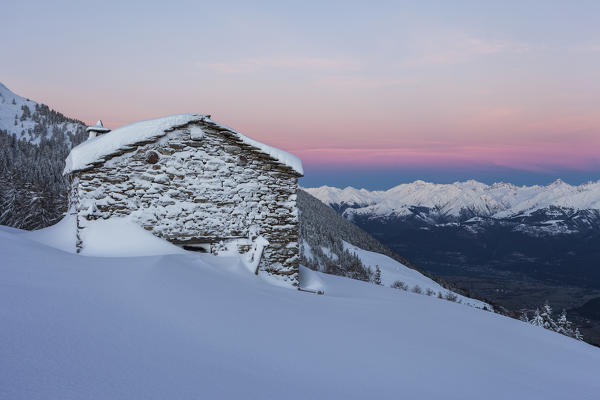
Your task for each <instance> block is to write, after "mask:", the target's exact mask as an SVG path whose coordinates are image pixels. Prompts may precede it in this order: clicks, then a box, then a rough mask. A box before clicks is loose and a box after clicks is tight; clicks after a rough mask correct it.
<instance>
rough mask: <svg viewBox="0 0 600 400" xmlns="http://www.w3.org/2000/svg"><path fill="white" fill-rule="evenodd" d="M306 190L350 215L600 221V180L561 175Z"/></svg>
mask: <svg viewBox="0 0 600 400" xmlns="http://www.w3.org/2000/svg"><path fill="white" fill-rule="evenodd" d="M305 190H306V191H307V192H308V193H310V194H312V195H313V196H315V197H316V198H318V199H320V200H321V201H323V202H324V203H326V204H329V205H330V206H332V207H333V208H335V209H336V210H337V211H339V212H342V213H343V214H344V215H345V216H346V217H348V218H349V219H352V218H353V217H355V216H362V217H374V218H382V217H394V218H413V219H415V220H418V221H420V222H422V223H424V224H429V225H435V224H446V223H465V224H466V225H470V226H473V225H474V224H475V225H477V224H480V223H483V222H487V223H489V222H490V221H494V220H495V221H502V222H505V223H514V224H515V229H521V230H522V229H528V228H531V227H534V228H535V229H532V230H531V232H532V233H533V232H535V233H572V232H574V231H578V230H580V229H581V228H582V227H595V228H598V227H599V225H598V224H599V223H600V181H597V182H589V183H586V184H583V185H579V186H572V185H569V184H568V183H566V182H563V181H561V180H557V181H555V182H553V183H551V184H549V185H547V186H538V185H535V186H515V185H512V184H509V183H496V184H493V185H486V184H484V183H481V182H477V181H473V180H470V181H466V182H456V183H453V184H434V183H428V182H423V181H416V182H413V183H409V184H402V185H398V186H396V187H394V188H391V189H389V190H386V191H368V190H365V189H355V188H353V187H347V188H345V189H338V188H335V187H329V186H322V187H319V188H307V189H305Z"/></svg>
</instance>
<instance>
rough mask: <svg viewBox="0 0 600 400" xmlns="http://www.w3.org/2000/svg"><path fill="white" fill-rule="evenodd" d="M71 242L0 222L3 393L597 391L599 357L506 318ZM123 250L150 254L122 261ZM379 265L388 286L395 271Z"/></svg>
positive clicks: (576, 394)
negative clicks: (82, 249) (295, 286)
mask: <svg viewBox="0 0 600 400" xmlns="http://www.w3.org/2000/svg"><path fill="white" fill-rule="evenodd" d="M140 230H141V229H140ZM68 232H69V230H68V229H64V226H62V227H61V226H58V227H53V228H50V229H49V230H45V231H38V232H34V233H28V232H24V231H21V230H18V229H13V228H6V227H2V228H0V238H1V240H0V247H1V248H0V252H1V253H2V255H3V260H2V262H1V263H0V289H1V290H0V315H1V319H2V329H0V354H2V357H0V398H7V399H38V398H39V399H41V398H45V399H47V398H60V399H88V398H89V399H98V398H111V399H132V398H145V399H165V398H177V399H197V398H241V397H243V398H256V399H258V398H261V399H264V398H286V399H306V398H311V399H338V398H339V399H364V398H373V397H376V398H382V399H383V398H389V399H392V398H394V399H396V398H399V397H406V398H450V399H480V398H486V399H506V398H527V399H544V400H549V399H564V398H577V399H595V398H596V396H597V393H598V392H599V391H600V381H598V379H597V375H598V365H600V351H599V350H598V349H597V348H595V347H592V346H590V345H587V344H585V343H582V342H579V341H576V340H573V339H570V338H568V337H565V336H562V335H558V334H556V333H553V332H550V331H548V330H545V329H541V328H538V327H534V326H531V325H528V324H525V323H522V322H520V321H517V320H514V319H510V318H506V317H503V316H500V315H498V314H494V313H491V312H487V311H483V310H480V309H477V308H474V307H467V306H465V305H464V304H458V303H456V302H449V301H445V300H440V299H438V298H436V297H433V296H431V297H430V296H424V295H419V294H416V293H412V292H410V291H403V290H396V289H392V288H389V287H386V286H378V285H373V284H371V283H365V282H360V281H357V280H351V279H347V278H343V277H336V276H331V275H326V274H322V273H319V272H315V271H311V270H309V269H307V268H302V269H301V275H302V276H301V282H302V285H303V287H305V288H309V289H319V290H323V291H324V292H325V294H324V295H315V294H310V293H305V292H300V291H296V290H292V289H289V288H282V287H277V286H272V285H271V284H270V283H269V282H268V281H265V280H263V279H261V277H260V276H259V277H256V276H255V275H254V274H253V273H252V271H250V270H248V268H247V267H246V266H245V265H244V264H243V262H241V261H240V259H239V258H238V257H214V256H211V255H207V254H199V253H189V252H184V251H182V250H181V249H179V248H176V247H174V246H173V247H170V246H171V245H168V244H167V243H165V244H164V245H163V246H164V247H162V248H161V246H157V244H156V243H155V240H158V239H156V238H149V237H147V236H144V235H142V234H141V233H139V232H137V233H136V232H134V231H127V230H119V231H117V232H116V233H117V234H116V235H115V237H112V238H110V237H108V238H107V237H105V236H104V235H103V237H105V239H106V240H104V241H100V242H98V246H100V247H102V250H103V251H102V254H103V255H104V257H98V256H92V255H88V256H84V255H77V254H73V253H69V252H65V251H62V250H60V249H59V248H60V247H61V244H62V245H64V241H65V240H67V241H68V240H69V237H68ZM119 232H122V234H123V235H125V236H127V240H124V239H123V237H122V236H119V235H118V233H119ZM146 240H148V242H147V241H146ZM127 241H128V242H130V243H136V244H137V245H138V247H140V246H141V247H140V248H142V249H143V248H144V246H146V247H148V246H150V247H152V248H154V249H155V252H154V253H153V255H151V256H135V254H136V253H135V252H129V253H118V252H117V251H118V247H119V245H120V246H121V249H122V248H123V247H127V243H126V242H127ZM50 245H51V246H50ZM57 247H59V248H57ZM350 249H351V250H352V251H355V252H358V253H359V254H360V257H361V258H362V259H363V260H365V262H369V261H368V259H369V258H370V257H374V255H372V254H369V253H368V252H364V253H363V252H361V250H360V249H356V248H354V247H351V248H350ZM110 255H113V256H110ZM117 255H118V256H117ZM373 262H376V263H379V264H381V266H382V268H383V271H384V274H383V277H384V279H388V278H386V272H387V273H390V274H391V273H392V270H391V269H388V267H387V266H386V267H384V266H383V264H384V262H383V261H382V260H380V259H378V260H373ZM389 279H395V278H394V277H391V276H390V277H389ZM405 279H408V278H405ZM386 283H387V282H386ZM432 382H435V384H432Z"/></svg>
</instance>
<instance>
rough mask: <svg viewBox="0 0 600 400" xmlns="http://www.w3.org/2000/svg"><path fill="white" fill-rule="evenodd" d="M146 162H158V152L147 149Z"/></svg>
mask: <svg viewBox="0 0 600 400" xmlns="http://www.w3.org/2000/svg"><path fill="white" fill-rule="evenodd" d="M146 162H147V163H148V164H156V163H157V162H158V153H157V152H155V151H149V152H148V154H146Z"/></svg>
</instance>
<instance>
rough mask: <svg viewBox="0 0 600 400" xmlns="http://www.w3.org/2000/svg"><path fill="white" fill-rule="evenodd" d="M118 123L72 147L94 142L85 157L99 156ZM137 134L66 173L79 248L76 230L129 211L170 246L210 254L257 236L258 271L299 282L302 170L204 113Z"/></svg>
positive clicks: (247, 246)
mask: <svg viewBox="0 0 600 400" xmlns="http://www.w3.org/2000/svg"><path fill="white" fill-rule="evenodd" d="M123 129H127V127H124V128H119V129H117V130H115V131H113V132H110V133H106V134H104V135H102V136H101V137H98V138H95V139H90V140H89V141H88V142H90V143H86V142H84V145H85V146H87V149H82V150H80V153H82V152H83V151H84V150H85V151H86V152H88V153H89V152H90V148H92V147H94V146H95V147H96V153H93V152H92V153H93V154H97V153H101V152H99V151H98V150H97V149H98V148H99V147H100V146H102V145H103V143H104V142H108V141H109V140H116V139H117V137H116V136H115V137H114V138H112V137H111V135H124V134H125V133H127V132H125V133H124V132H122V131H121V130H123ZM120 131H121V132H120ZM123 137H124V136H120V137H119V138H123ZM140 137H141V139H140ZM138 139H139V140H141V141H137V142H135V143H127V144H126V145H123V144H119V146H118V150H114V151H111V152H110V154H102V155H101V157H98V156H96V157H95V158H94V157H90V160H89V162H88V163H87V164H86V165H84V166H79V167H76V168H72V169H71V170H68V169H66V170H65V171H66V173H67V174H68V177H69V181H70V183H71V192H70V199H69V200H70V206H71V210H72V212H75V213H76V217H77V238H78V239H77V244H76V246H77V250H78V251H80V250H81V249H82V248H84V247H85V246H86V243H85V240H83V239H82V237H83V235H82V234H81V233H82V231H83V230H85V229H86V226H87V225H88V224H89V223H90V221H94V220H97V219H99V218H103V219H107V218H111V217H129V218H131V219H132V220H133V221H135V222H136V223H138V224H139V225H141V226H142V227H143V228H145V229H146V230H148V231H150V232H152V233H153V234H154V235H156V236H158V237H161V238H164V239H166V240H168V241H170V242H172V243H174V244H177V245H180V246H184V248H186V249H193V250H202V251H208V252H211V253H213V254H217V255H218V254H223V253H225V252H230V251H231V250H235V251H237V252H240V253H245V252H249V251H251V250H252V248H253V246H255V247H256V245H255V244H256V241H257V240H259V238H260V240H262V241H264V239H266V241H268V244H267V245H266V246H265V247H264V250H263V251H262V256H261V257H260V262H259V263H258V266H257V271H258V272H259V273H267V274H270V275H272V276H273V277H277V278H278V279H281V280H283V281H285V282H287V283H289V284H292V285H294V286H297V285H298V262H299V257H298V209H297V208H296V191H297V188H298V186H297V181H298V177H300V176H302V173H301V170H300V171H298V168H296V169H295V168H293V166H290V165H289V164H287V163H285V162H282V161H280V160H278V159H276V158H275V157H274V156H273V154H269V152H265V151H264V148H261V147H260V146H259V147H257V146H256V144H257V143H258V142H254V141H252V140H251V139H248V138H246V137H245V136H243V135H240V134H238V133H237V132H235V131H233V130H231V129H229V128H226V127H223V126H222V125H219V124H217V123H215V122H213V121H211V120H210V119H209V118H208V117H207V116H198V118H192V119H191V120H190V121H189V122H186V123H183V124H180V125H176V126H172V127H170V128H167V129H163V130H161V131H160V132H158V133H157V134H153V135H151V137H148V136H147V135H145V136H144V135H142V136H139V137H136V140H138ZM93 141H96V142H97V143H95V142H93ZM102 141H104V142H102ZM104 144H105V143H104ZM76 149H77V148H75V149H74V150H73V151H76ZM275 150H276V149H275ZM72 154H73V152H72ZM75 155H79V156H81V155H80V154H75ZM69 157H71V156H69ZM68 161H69V159H68ZM258 256H260V255H258Z"/></svg>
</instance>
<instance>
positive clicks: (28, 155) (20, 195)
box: [0, 83, 86, 229]
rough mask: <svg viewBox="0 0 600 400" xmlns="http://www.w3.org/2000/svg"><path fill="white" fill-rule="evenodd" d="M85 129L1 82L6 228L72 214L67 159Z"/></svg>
mask: <svg viewBox="0 0 600 400" xmlns="http://www.w3.org/2000/svg"><path fill="white" fill-rule="evenodd" d="M85 137H86V133H85V125H84V124H83V122H81V121H77V120H74V119H71V118H68V117H65V116H64V115H62V114H60V113H59V112H56V111H54V110H52V109H50V108H49V107H48V106H46V105H44V104H39V103H36V102H35V101H32V100H29V99H25V98H23V97H21V96H19V95H17V94H15V93H13V92H11V91H10V90H9V89H8V88H7V87H6V86H4V85H3V84H2V83H0V224H2V225H9V226H13V227H19V228H25V229H38V228H42V227H45V226H48V225H51V224H52V223H54V222H56V221H58V220H59V219H60V218H62V215H63V213H64V212H65V211H66V190H67V188H66V182H65V179H64V177H63V176H62V170H63V168H64V160H65V158H66V157H67V155H68V154H69V151H70V150H71V147H72V146H74V145H76V144H78V143H81V142H82V141H83V140H84V138H85Z"/></svg>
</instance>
